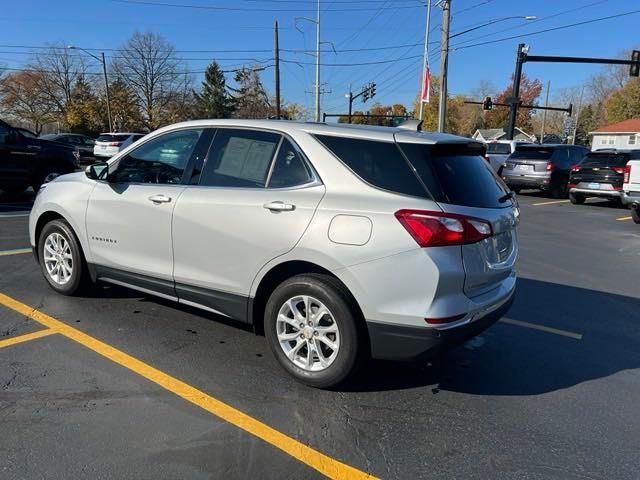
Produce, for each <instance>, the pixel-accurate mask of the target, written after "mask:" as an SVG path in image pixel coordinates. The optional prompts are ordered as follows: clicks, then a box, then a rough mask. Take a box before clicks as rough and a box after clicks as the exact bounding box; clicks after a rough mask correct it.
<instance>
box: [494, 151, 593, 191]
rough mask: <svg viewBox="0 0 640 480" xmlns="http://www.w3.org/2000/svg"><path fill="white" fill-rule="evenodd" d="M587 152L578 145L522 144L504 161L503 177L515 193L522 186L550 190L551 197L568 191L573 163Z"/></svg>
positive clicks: (576, 162) (578, 161) (577, 161)
mask: <svg viewBox="0 0 640 480" xmlns="http://www.w3.org/2000/svg"><path fill="white" fill-rule="evenodd" d="M588 152H589V150H588V149H587V148H585V147H582V146H579V145H535V144H528V145H527V144H521V145H518V146H516V151H515V152H513V153H512V154H511V156H510V157H509V158H508V159H507V161H506V162H505V166H504V168H503V169H502V178H503V180H504V181H505V183H506V184H507V185H508V186H509V188H511V190H513V191H514V192H516V193H518V192H519V191H520V190H521V189H523V188H535V189H538V190H541V191H543V192H549V193H550V194H551V195H552V196H553V197H554V198H560V197H565V196H566V195H567V182H568V181H569V173H570V171H571V167H572V166H573V165H577V164H579V163H580V162H581V161H582V159H583V158H584V156H585V155H586V154H587V153H588Z"/></svg>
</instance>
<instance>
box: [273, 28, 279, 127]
mask: <svg viewBox="0 0 640 480" xmlns="http://www.w3.org/2000/svg"><path fill="white" fill-rule="evenodd" d="M273 56H274V61H275V62H274V63H275V69H276V71H275V77H276V118H277V119H278V120H280V45H279V43H278V21H277V20H276V23H275V26H274V55H273Z"/></svg>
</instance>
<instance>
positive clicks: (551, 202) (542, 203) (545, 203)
mask: <svg viewBox="0 0 640 480" xmlns="http://www.w3.org/2000/svg"><path fill="white" fill-rule="evenodd" d="M570 201H571V200H552V201H550V202H539V203H533V204H532V205H533V206H534V207H537V206H539V205H552V204H554V203H569V202H570Z"/></svg>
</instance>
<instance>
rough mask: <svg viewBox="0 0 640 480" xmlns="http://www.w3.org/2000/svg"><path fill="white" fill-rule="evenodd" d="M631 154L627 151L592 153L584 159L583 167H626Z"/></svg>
mask: <svg viewBox="0 0 640 480" xmlns="http://www.w3.org/2000/svg"><path fill="white" fill-rule="evenodd" d="M629 157H630V155H628V154H626V153H617V154H616V153H614V154H602V153H590V154H588V155H587V156H586V157H585V158H584V160H583V161H582V164H581V165H582V166H583V167H624V166H625V165H626V164H627V162H628V161H629Z"/></svg>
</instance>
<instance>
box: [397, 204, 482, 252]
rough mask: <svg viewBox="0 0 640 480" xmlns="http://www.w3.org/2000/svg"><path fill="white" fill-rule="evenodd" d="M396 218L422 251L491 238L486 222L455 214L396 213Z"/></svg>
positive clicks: (410, 211) (427, 212) (409, 211)
mask: <svg viewBox="0 0 640 480" xmlns="http://www.w3.org/2000/svg"><path fill="white" fill-rule="evenodd" d="M395 216H396V218H397V219H398V221H399V222H400V223H401V224H402V226H403V227H404V228H405V229H406V230H407V232H409V234H410V235H411V236H412V237H413V239H414V240H415V241H416V242H417V243H418V245H420V246H421V247H441V246H446V245H464V244H468V243H475V242H479V241H480V240H484V239H485V238H488V237H490V236H491V235H492V234H493V230H492V228H491V224H490V223H489V222H487V221H486V220H482V219H479V218H473V217H467V216H465V215H459V214H455V213H443V212H432V211H426V210H398V211H397V212H396V213H395Z"/></svg>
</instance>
